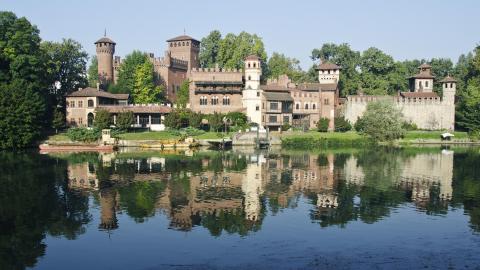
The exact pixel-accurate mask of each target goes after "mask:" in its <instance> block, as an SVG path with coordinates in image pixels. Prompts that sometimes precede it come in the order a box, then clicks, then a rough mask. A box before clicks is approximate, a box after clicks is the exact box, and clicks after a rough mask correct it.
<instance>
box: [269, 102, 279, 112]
mask: <svg viewBox="0 0 480 270" xmlns="http://www.w3.org/2000/svg"><path fill="white" fill-rule="evenodd" d="M270 110H278V103H277V102H270Z"/></svg>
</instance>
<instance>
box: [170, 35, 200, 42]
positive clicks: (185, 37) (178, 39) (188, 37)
mask: <svg viewBox="0 0 480 270" xmlns="http://www.w3.org/2000/svg"><path fill="white" fill-rule="evenodd" d="M183 40H195V41H198V40H196V39H194V38H192V37H191V36H187V35H181V36H178V37H174V38H171V39H168V40H167V42H170V41H183Z"/></svg>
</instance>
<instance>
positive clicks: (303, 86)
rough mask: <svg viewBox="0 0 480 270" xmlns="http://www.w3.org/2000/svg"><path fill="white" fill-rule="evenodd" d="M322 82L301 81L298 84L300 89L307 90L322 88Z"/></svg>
mask: <svg viewBox="0 0 480 270" xmlns="http://www.w3.org/2000/svg"><path fill="white" fill-rule="evenodd" d="M320 86H321V84H320V83H300V84H298V86H297V89H298V90H305V91H318V90H320Z"/></svg>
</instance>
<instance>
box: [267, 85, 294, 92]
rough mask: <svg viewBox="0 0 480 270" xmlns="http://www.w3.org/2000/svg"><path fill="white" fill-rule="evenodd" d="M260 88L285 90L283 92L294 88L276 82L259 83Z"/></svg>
mask: <svg viewBox="0 0 480 270" xmlns="http://www.w3.org/2000/svg"><path fill="white" fill-rule="evenodd" d="M260 89H262V90H265V91H285V92H288V91H290V90H295V88H288V87H285V86H283V85H278V84H262V85H260Z"/></svg>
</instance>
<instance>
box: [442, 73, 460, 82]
mask: <svg viewBox="0 0 480 270" xmlns="http://www.w3.org/2000/svg"><path fill="white" fill-rule="evenodd" d="M440 82H441V83H448V82H457V80H455V78H453V77H451V76H450V75H448V76H447V77H445V78H444V79H443V80H441V81H440Z"/></svg>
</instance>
